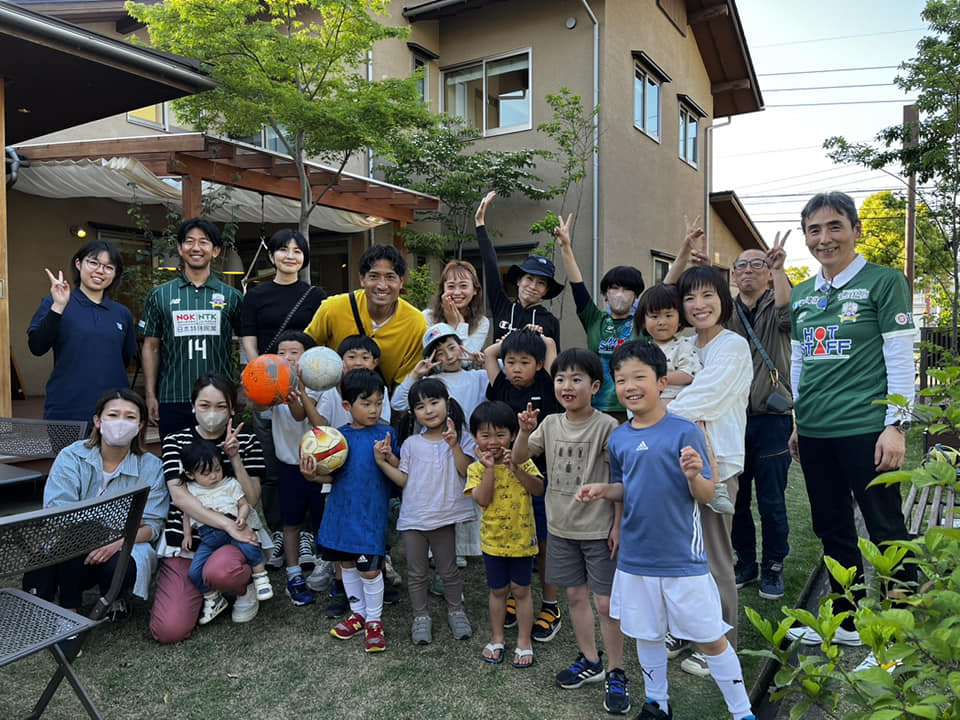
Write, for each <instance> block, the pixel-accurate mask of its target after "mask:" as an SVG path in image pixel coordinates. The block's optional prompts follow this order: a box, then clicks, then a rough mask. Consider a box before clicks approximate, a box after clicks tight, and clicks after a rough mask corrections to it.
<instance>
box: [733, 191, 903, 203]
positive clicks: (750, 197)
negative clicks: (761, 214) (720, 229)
mask: <svg viewBox="0 0 960 720" xmlns="http://www.w3.org/2000/svg"><path fill="white" fill-rule="evenodd" d="M898 189H899V188H862V189H859V190H857V189H854V190H844V192H845V193H846V194H847V195H860V194H863V193H871V194H872V193H878V192H893V191H894V190H898ZM809 196H810V193H809V192H802V193H776V194H773V193H772V194H769V195H740V194H738V195H737V197H738V198H740V199H741V200H753V199H768V198H792V197H809ZM751 204H752V203H751Z"/></svg>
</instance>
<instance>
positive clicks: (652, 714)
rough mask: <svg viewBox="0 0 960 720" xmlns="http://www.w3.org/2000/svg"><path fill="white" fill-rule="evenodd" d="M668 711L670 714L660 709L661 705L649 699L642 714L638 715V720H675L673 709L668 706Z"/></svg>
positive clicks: (641, 711) (641, 710)
mask: <svg viewBox="0 0 960 720" xmlns="http://www.w3.org/2000/svg"><path fill="white" fill-rule="evenodd" d="M667 710H668V711H669V712H664V711H663V710H661V709H660V703H658V702H657V701H656V700H651V699H650V698H647V701H646V702H645V703H644V704H643V707H642V708H640V714H639V715H637V720H673V708H672V707H669V706H667Z"/></svg>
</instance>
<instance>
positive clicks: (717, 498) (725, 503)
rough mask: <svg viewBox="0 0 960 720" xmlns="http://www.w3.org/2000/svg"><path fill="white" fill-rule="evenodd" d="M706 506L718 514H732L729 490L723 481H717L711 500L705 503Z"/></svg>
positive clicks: (732, 508)
mask: <svg viewBox="0 0 960 720" xmlns="http://www.w3.org/2000/svg"><path fill="white" fill-rule="evenodd" d="M707 507H708V508H710V509H711V510H713V511H714V512H715V513H717V514H718V515H733V512H734V507H733V501H732V500H730V490H728V489H727V484H726V483H725V482H718V483H717V485H716V490H714V494H713V500H711V501H710V502H708V503H707Z"/></svg>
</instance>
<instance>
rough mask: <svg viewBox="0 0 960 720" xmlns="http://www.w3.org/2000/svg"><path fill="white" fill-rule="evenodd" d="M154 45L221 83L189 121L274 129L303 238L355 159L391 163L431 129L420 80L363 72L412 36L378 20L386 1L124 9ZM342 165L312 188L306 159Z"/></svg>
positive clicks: (269, 0) (229, 129) (228, 131)
mask: <svg viewBox="0 0 960 720" xmlns="http://www.w3.org/2000/svg"><path fill="white" fill-rule="evenodd" d="M126 8H127V11H128V12H129V13H130V15H131V16H133V17H134V18H135V19H137V20H139V21H140V22H144V23H146V25H147V29H148V32H149V35H150V42H151V44H152V46H153V47H154V48H156V49H158V50H166V51H169V52H174V53H178V54H180V55H185V56H187V57H193V58H197V59H199V60H200V61H201V62H202V63H203V67H204V68H205V69H206V70H207V71H208V72H209V73H210V75H211V77H212V78H213V79H215V80H216V81H217V83H218V85H217V87H216V88H215V89H213V90H210V91H208V92H205V93H201V94H199V95H192V96H190V97H186V98H183V99H181V100H177V101H176V102H175V104H174V107H175V109H176V111H177V114H178V116H179V117H180V118H181V120H182V121H184V122H186V123H188V124H190V125H192V126H194V127H196V128H198V129H200V130H209V131H212V132H215V133H219V134H223V135H227V136H230V137H244V136H247V135H251V134H254V133H257V132H259V130H260V128H261V126H263V125H266V126H267V127H269V128H271V129H272V130H273V131H274V132H275V133H276V135H277V136H278V137H279V138H280V142H281V143H282V145H283V147H284V149H285V150H286V152H287V154H288V155H290V156H291V157H292V158H293V161H294V164H295V166H296V169H297V174H298V177H299V179H300V219H299V227H300V232H302V233H303V235H304V236H305V237H309V229H310V226H309V217H310V213H311V211H312V210H313V208H314V207H315V206H316V205H317V204H319V202H320V200H321V199H322V197H323V196H324V194H325V193H326V192H327V190H329V189H330V187H332V186H333V185H334V184H336V182H337V181H338V179H339V177H338V176H339V172H340V171H342V170H343V168H344V167H345V166H346V164H347V162H348V161H349V159H350V158H351V157H352V156H354V155H356V154H357V153H360V152H363V151H365V150H368V149H369V150H372V151H373V152H374V153H375V154H376V155H378V156H389V155H390V154H391V153H392V151H393V147H394V143H395V142H396V141H397V139H398V137H399V136H400V135H402V134H403V133H404V132H405V131H407V130H410V129H412V128H423V127H428V126H430V125H431V124H432V122H433V117H432V116H431V115H430V113H429V112H428V111H427V109H426V108H425V107H424V106H423V104H422V103H421V102H420V101H419V98H418V95H417V87H416V77H409V78H401V79H397V78H388V79H384V80H378V81H369V80H367V79H366V75H365V73H364V72H362V71H361V69H362V68H363V67H364V66H365V63H366V61H367V52H368V51H369V50H370V49H371V48H373V46H374V44H375V43H377V42H379V41H382V40H390V39H394V38H403V37H405V35H406V32H407V31H406V29H404V28H397V27H390V26H388V25H384V24H382V23H380V22H379V21H378V20H377V19H376V16H377V15H381V16H382V15H384V14H386V8H387V2H386V0H165V1H164V2H160V3H156V4H151V5H147V4H143V3H135V2H127V3H126ZM307 158H320V159H322V160H324V161H325V162H329V163H331V164H333V165H335V166H336V167H337V168H338V172H337V176H335V177H333V178H332V179H331V180H330V182H329V183H328V184H327V185H326V186H324V187H321V188H313V187H311V186H310V182H309V179H308V174H307V169H306V165H305V161H306V159H307Z"/></svg>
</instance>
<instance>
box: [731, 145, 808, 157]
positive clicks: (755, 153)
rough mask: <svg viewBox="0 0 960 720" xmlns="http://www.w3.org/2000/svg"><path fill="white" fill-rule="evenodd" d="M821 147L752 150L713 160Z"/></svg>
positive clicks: (804, 146)
mask: <svg viewBox="0 0 960 720" xmlns="http://www.w3.org/2000/svg"><path fill="white" fill-rule="evenodd" d="M821 147H823V146H822V145H803V146H802V147H792V148H777V149H776V150H753V151H752V152H744V153H733V154H731V155H714V158H715V159H718V160H719V159H721V158H734V157H746V156H748V155H771V154H774V153H787V152H797V151H799V150H815V149H817V148H821Z"/></svg>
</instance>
